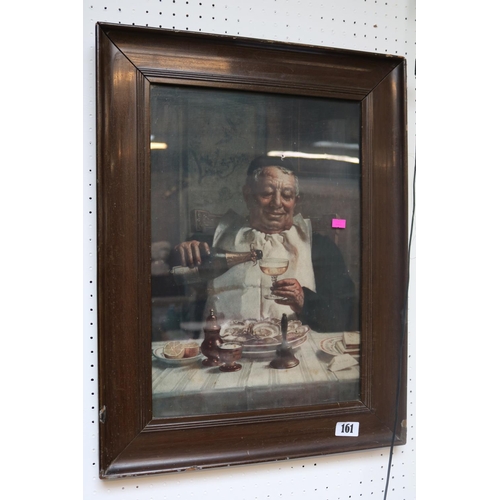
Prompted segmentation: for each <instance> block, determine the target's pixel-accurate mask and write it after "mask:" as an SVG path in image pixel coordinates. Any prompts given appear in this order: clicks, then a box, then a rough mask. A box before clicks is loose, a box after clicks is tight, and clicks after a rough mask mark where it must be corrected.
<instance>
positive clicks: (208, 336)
mask: <svg viewBox="0 0 500 500" xmlns="http://www.w3.org/2000/svg"><path fill="white" fill-rule="evenodd" d="M220 329H221V328H220V326H219V325H218V324H217V318H216V317H215V314H214V310H213V309H210V314H209V315H208V318H207V321H206V324H205V327H204V328H203V331H204V332H205V338H204V340H203V342H202V343H201V352H202V353H203V354H204V355H205V356H206V359H204V360H203V361H202V363H203V365H204V366H219V361H220V357H219V356H220V355H219V349H218V347H219V346H220V345H221V344H222V343H223V340H222V338H221V336H220Z"/></svg>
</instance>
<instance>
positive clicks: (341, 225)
mask: <svg viewBox="0 0 500 500" xmlns="http://www.w3.org/2000/svg"><path fill="white" fill-rule="evenodd" d="M332 227H335V228H337V229H345V219H332Z"/></svg>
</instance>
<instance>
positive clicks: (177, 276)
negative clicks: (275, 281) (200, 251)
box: [170, 245, 262, 285]
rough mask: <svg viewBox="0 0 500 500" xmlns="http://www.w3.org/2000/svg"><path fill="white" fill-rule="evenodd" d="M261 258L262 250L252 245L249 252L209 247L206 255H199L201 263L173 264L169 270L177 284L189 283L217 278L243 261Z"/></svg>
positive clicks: (254, 260) (255, 261) (255, 260)
mask: <svg viewBox="0 0 500 500" xmlns="http://www.w3.org/2000/svg"><path fill="white" fill-rule="evenodd" d="M260 259H262V250H256V249H255V248H254V246H253V245H251V246H250V251H249V252H227V251H225V250H221V249H219V248H212V249H210V253H209V254H208V255H202V256H201V264H200V265H198V266H196V267H188V266H175V267H173V268H172V269H171V270H170V274H171V276H172V277H173V279H174V281H175V283H176V284H177V285H191V284H195V283H201V282H204V281H209V280H213V279H215V278H217V277H218V276H220V275H222V274H224V273H225V272H226V271H228V270H229V269H231V268H232V267H234V266H236V265H238V264H243V263H245V262H253V263H254V265H255V264H256V263H257V261H258V260H260Z"/></svg>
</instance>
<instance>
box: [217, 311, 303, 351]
mask: <svg viewBox="0 0 500 500" xmlns="http://www.w3.org/2000/svg"><path fill="white" fill-rule="evenodd" d="M308 331H309V327H308V326H306V325H303V324H302V322H301V321H298V320H292V321H290V322H289V323H288V330H287V340H288V341H289V342H291V343H292V344H297V345H300V344H301V343H302V342H303V341H305V339H306V336H307V332H308ZM221 338H222V340H223V341H224V342H239V343H240V344H242V345H243V348H244V349H245V348H247V349H248V350H252V351H253V350H254V349H259V348H263V349H265V348H267V349H269V348H270V347H271V348H273V347H277V346H279V345H280V344H281V342H282V336H281V320H280V319H278V318H266V319H264V320H261V321H257V320H246V321H236V320H232V321H228V322H227V323H225V324H223V325H222V329H221Z"/></svg>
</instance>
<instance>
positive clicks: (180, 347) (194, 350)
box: [163, 340, 200, 359]
mask: <svg viewBox="0 0 500 500" xmlns="http://www.w3.org/2000/svg"><path fill="white" fill-rule="evenodd" d="M198 354H200V346H199V345H198V343H197V342H195V341H194V340H188V341H181V340H169V341H168V342H167V343H166V344H165V345H164V346H163V355H164V356H165V357H166V358H167V359H182V358H193V357H195V356H198Z"/></svg>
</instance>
